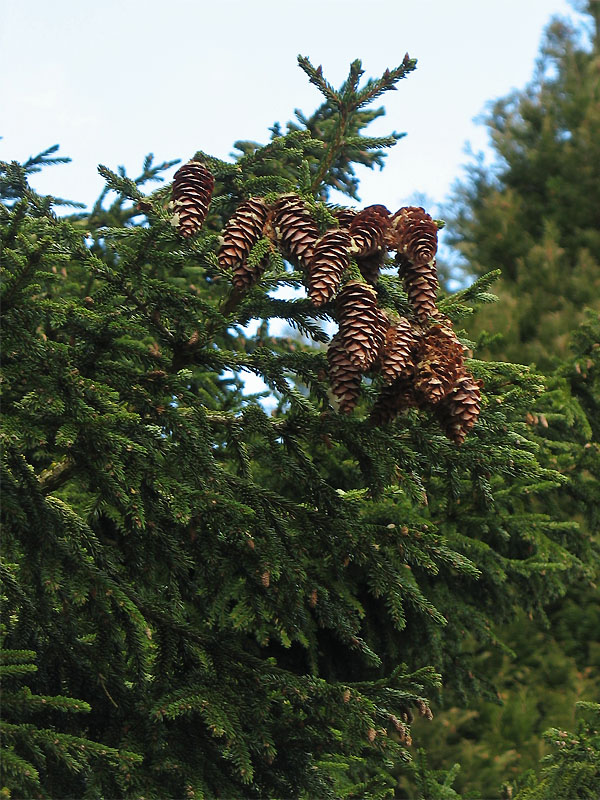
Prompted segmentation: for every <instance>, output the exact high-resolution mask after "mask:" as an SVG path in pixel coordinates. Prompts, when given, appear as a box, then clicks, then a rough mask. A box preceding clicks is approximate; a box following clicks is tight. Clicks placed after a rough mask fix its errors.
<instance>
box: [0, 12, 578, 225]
mask: <svg viewBox="0 0 600 800" xmlns="http://www.w3.org/2000/svg"><path fill="white" fill-rule="evenodd" d="M554 14H560V15H562V16H571V17H574V16H575V14H574V12H573V10H572V8H571V6H570V5H569V3H568V2H567V0H453V2H449V0H411V2H408V0H360V1H357V0H303V2H296V0H278V1H277V0H254V2H243V0H211V1H210V2H205V1H204V0H196V1H194V0H144V1H143V2H142V1H141V0H94V2H90V1H89V0H52V2H48V0H0V135H1V136H2V137H3V138H2V139H1V140H0V159H2V160H12V159H16V160H18V161H23V160H25V159H26V158H28V157H29V156H30V155H33V154H36V153H38V152H40V151H41V150H43V149H45V148H46V147H48V146H49V145H53V144H59V145H60V154H62V155H65V156H70V157H71V158H72V159H73V162H72V163H71V164H69V165H66V166H56V167H52V168H48V169H47V170H45V171H44V172H43V173H42V174H40V175H39V176H37V177H36V178H35V179H34V180H33V181H32V183H33V185H34V187H35V188H36V189H37V190H38V191H40V192H44V193H51V194H54V195H57V196H62V197H68V198H70V199H73V200H79V201H81V202H84V203H87V204H91V203H92V202H93V200H94V199H95V198H96V196H97V195H98V194H99V192H100V190H101V188H102V180H101V179H100V177H99V176H98V174H97V170H96V168H97V164H98V163H103V164H106V165H107V166H108V167H110V168H112V169H114V168H116V167H117V166H118V165H121V164H122V165H124V166H125V167H126V169H127V171H128V174H130V175H132V176H135V175H137V174H138V173H139V171H140V169H141V164H142V161H143V158H144V156H145V154H146V153H148V152H153V153H154V155H155V158H156V160H157V161H165V160H170V159H174V158H179V159H182V160H183V161H186V160H187V159H189V158H190V157H191V156H192V155H193V154H194V152H195V151H196V150H203V151H205V152H208V153H211V154H212V155H215V156H218V157H219V158H224V159H229V158H230V154H231V152H232V150H233V147H232V145H233V142H234V141H236V140H238V139H251V140H254V141H258V142H266V141H267V140H268V138H269V127H270V126H271V125H272V124H273V123H274V122H275V121H279V122H281V123H282V124H284V123H285V122H286V121H287V120H290V119H292V118H293V113H294V109H295V108H300V109H301V110H302V111H304V112H305V113H307V114H309V113H311V112H312V111H313V110H314V109H315V108H316V107H317V106H318V105H319V103H320V101H321V95H320V94H319V93H318V91H317V89H316V88H315V87H313V86H312V85H310V84H309V83H308V80H307V78H306V76H305V74H304V73H303V72H302V71H301V70H300V68H299V67H298V66H297V63H296V59H297V55H298V54H302V55H306V56H308V57H309V58H310V60H311V61H312V62H313V64H315V65H318V64H322V66H323V70H324V73H325V76H326V77H327V78H328V80H329V81H330V83H333V84H334V85H336V86H337V85H339V84H340V83H341V82H342V81H343V79H344V78H345V76H346V74H347V70H348V66H349V64H350V62H351V61H353V60H354V59H356V58H360V59H361V60H362V62H363V69H364V70H365V79H366V78H368V77H376V76H378V75H380V74H381V72H382V71H383V70H384V69H385V68H386V67H390V68H391V67H395V66H397V65H398V64H400V62H401V61H402V58H403V56H404V54H405V52H408V53H409V54H410V56H411V57H412V58H417V59H418V68H417V70H416V72H414V73H412V74H411V75H410V76H409V77H407V78H406V79H404V80H402V81H401V82H400V83H399V84H398V90H397V91H395V92H389V93H387V94H385V95H384V96H383V97H382V98H381V100H380V102H379V103H378V104H379V105H381V104H383V105H385V107H386V116H385V117H383V118H382V119H379V120H376V122H375V123H373V125H371V126H370V128H369V129H368V131H369V133H370V134H371V135H383V134H387V133H389V132H391V131H392V130H395V131H398V132H406V134H407V136H406V137H405V138H403V139H402V140H401V141H400V142H399V143H398V144H397V145H396V146H395V147H394V148H393V149H392V150H391V151H389V156H388V159H387V163H386V166H385V168H384V170H383V171H381V172H380V171H379V170H378V169H376V170H375V171H371V170H368V169H366V168H361V169H360V170H359V177H360V179H361V188H360V191H359V195H360V198H361V203H360V205H369V204H371V203H382V204H384V205H386V206H388V207H389V208H390V209H391V210H396V209H397V208H399V207H400V206H402V205H405V204H407V203H408V202H409V201H411V200H413V201H414V199H415V198H416V197H421V198H423V200H422V201H421V204H422V203H423V202H425V204H426V206H427V209H428V210H429V211H431V212H432V213H434V212H435V208H436V205H437V204H439V203H441V202H442V201H444V200H445V198H447V196H448V194H449V192H450V188H451V186H452V183H453V182H454V181H455V180H456V178H458V177H460V175H461V174H463V172H462V165H463V164H465V163H466V161H467V160H468V159H467V157H466V155H465V152H464V148H465V144H466V143H467V142H470V143H471V144H472V146H473V148H474V149H475V150H479V149H483V148H485V146H486V134H485V129H484V128H483V126H481V125H476V124H475V123H474V118H475V117H477V116H478V115H480V114H481V113H482V111H484V109H485V106H486V103H487V102H489V101H490V100H492V99H494V98H497V97H500V96H503V95H505V94H507V93H508V92H509V91H510V90H511V89H515V88H522V87H523V86H524V85H525V84H526V83H527V82H528V81H529V80H530V78H531V75H532V72H533V67H534V63H535V58H536V55H537V51H538V47H539V43H540V38H541V35H542V32H543V30H544V28H545V26H546V25H547V24H548V22H549V20H550V18H551V16H552V15H554ZM172 172H173V170H171V172H170V173H168V176H169V177H170V176H171V175H172ZM151 188H154V187H152V186H151V187H149V190H150V189H151ZM336 201H339V198H336ZM350 204H351V203H350Z"/></svg>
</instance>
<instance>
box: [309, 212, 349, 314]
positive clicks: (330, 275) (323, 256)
mask: <svg viewBox="0 0 600 800" xmlns="http://www.w3.org/2000/svg"><path fill="white" fill-rule="evenodd" d="M349 246H350V234H349V233H348V231H345V230H341V229H340V228H332V229H331V230H328V231H326V233H324V234H323V236H321V238H320V239H319V240H318V241H317V242H316V244H315V247H314V250H313V256H312V258H311V260H310V263H309V265H308V273H309V274H308V296H309V297H310V299H311V300H312V301H313V303H314V304H315V305H316V306H322V305H323V304H324V303H328V302H329V301H330V300H331V298H332V297H333V296H334V295H335V293H336V292H337V290H338V288H339V286H340V282H341V280H342V275H343V273H344V271H345V270H346V269H347V268H348V264H349V263H350V256H349V255H348V247H349Z"/></svg>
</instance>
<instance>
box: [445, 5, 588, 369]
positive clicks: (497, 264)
mask: <svg viewBox="0 0 600 800" xmlns="http://www.w3.org/2000/svg"><path fill="white" fill-rule="evenodd" d="M583 5H584V7H585V11H586V16H585V17H584V22H585V23H587V25H586V27H587V31H586V28H585V27H584V26H583V25H582V26H581V27H574V26H573V25H571V24H568V23H567V22H565V21H564V20H561V19H558V18H557V19H555V20H553V22H552V23H551V24H550V25H549V27H548V29H547V31H546V33H545V36H544V39H543V42H542V46H541V48H540V55H539V58H538V61H537V65H536V69H535V73H534V76H533V79H532V81H531V82H530V83H529V84H528V86H527V87H526V88H525V89H523V90H515V91H514V92H512V93H511V94H509V95H508V96H507V97H504V98H501V99H499V100H496V101H495V102H493V103H492V104H491V106H490V108H489V111H488V113H487V114H486V116H485V125H486V127H487V129H488V133H489V138H490V143H491V147H492V150H493V157H494V160H493V163H492V164H490V165H488V164H486V163H485V162H484V161H483V159H482V158H478V159H476V160H475V161H473V162H472V163H471V165H470V166H469V169H468V175H467V180H465V181H462V182H460V183H459V184H458V185H457V189H456V192H455V193H454V196H453V197H452V200H451V206H450V208H449V212H450V213H449V216H450V218H451V223H450V233H449V241H450V242H451V243H453V244H454V246H455V248H456V249H457V251H458V252H459V253H460V254H461V255H462V256H463V257H464V262H463V263H464V269H465V271H466V272H467V273H469V274H471V275H475V276H477V275H481V274H484V273H486V272H488V271H489V269H490V268H492V267H493V268H500V269H501V270H502V278H501V281H500V283H499V284H498V286H497V287H496V291H497V292H498V294H499V295H500V297H501V300H502V302H501V303H500V304H498V306H497V307H496V309H491V311H490V314H489V315H488V316H487V317H486V319H485V320H482V319H479V320H477V321H476V322H475V324H474V326H473V328H472V329H471V330H473V331H474V332H475V333H476V334H478V333H480V332H481V331H482V330H484V329H485V330H487V331H490V332H494V333H498V334H501V338H500V339H497V340H495V341H494V342H490V343H489V350H488V351H487V352H490V353H492V354H493V355H494V356H498V355H501V356H502V357H504V358H507V359H510V360H516V361H519V362H522V363H525V364H529V363H532V362H534V363H536V364H537V366H538V367H539V368H541V369H548V368H552V367H556V366H557V365H558V363H559V361H560V359H561V358H565V357H567V356H568V353H569V342H570V335H571V332H572V331H573V330H574V329H575V328H576V327H577V325H578V324H579V323H580V322H581V321H582V320H583V316H584V311H585V308H586V307H591V308H592V309H594V310H595V311H596V312H598V311H600V277H599V276H600V232H599V225H598V208H599V207H600V188H599V187H600V81H599V79H598V77H599V70H600V27H599V22H598V3H597V2H595V0H591V1H590V2H586V3H584V4H583Z"/></svg>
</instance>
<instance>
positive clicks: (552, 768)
mask: <svg viewBox="0 0 600 800" xmlns="http://www.w3.org/2000/svg"><path fill="white" fill-rule="evenodd" d="M577 710H578V712H579V713H578V716H579V719H578V723H577V730H576V732H575V733H571V732H569V731H564V730H558V729H557V728H552V729H551V730H548V731H546V733H545V734H544V738H545V739H546V741H547V742H548V744H549V746H550V748H551V750H550V753H549V754H548V755H547V756H545V757H544V759H543V761H542V764H543V768H542V771H541V776H540V779H539V780H538V779H536V777H535V775H531V774H530V775H528V776H526V777H525V778H524V779H523V780H522V782H521V787H520V789H519V791H518V792H517V794H516V795H514V797H515V800H550V798H552V800H574V799H575V798H581V799H582V800H584V799H585V800H587V798H589V800H593V798H595V797H597V796H598V785H599V782H600V705H598V704H597V703H585V702H581V703H577Z"/></svg>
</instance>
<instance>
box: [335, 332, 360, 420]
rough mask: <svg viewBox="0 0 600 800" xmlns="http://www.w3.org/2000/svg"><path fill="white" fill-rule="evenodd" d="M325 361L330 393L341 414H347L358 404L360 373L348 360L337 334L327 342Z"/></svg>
mask: <svg viewBox="0 0 600 800" xmlns="http://www.w3.org/2000/svg"><path fill="white" fill-rule="evenodd" d="M327 361H328V363H329V381H330V383H331V391H332V392H333V394H334V395H335V397H337V399H338V400H339V403H340V411H341V412H342V413H343V414H349V413H350V411H352V409H353V408H354V407H355V406H356V403H357V402H358V396H359V394H360V382H361V371H360V369H359V368H358V367H357V366H356V365H355V364H353V363H352V361H350V359H349V358H348V354H347V353H346V350H345V349H344V346H343V344H342V342H341V340H340V337H339V334H336V335H335V336H334V337H333V339H332V340H331V341H330V342H329V347H328V348H327Z"/></svg>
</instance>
